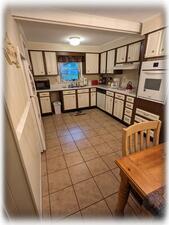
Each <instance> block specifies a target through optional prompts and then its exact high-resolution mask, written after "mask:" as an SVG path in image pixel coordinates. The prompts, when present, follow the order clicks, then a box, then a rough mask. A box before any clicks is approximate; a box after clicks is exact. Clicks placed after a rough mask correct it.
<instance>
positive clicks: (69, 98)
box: [63, 90, 76, 110]
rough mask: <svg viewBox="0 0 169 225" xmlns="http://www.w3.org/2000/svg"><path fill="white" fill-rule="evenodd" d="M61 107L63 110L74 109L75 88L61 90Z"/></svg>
mask: <svg viewBox="0 0 169 225" xmlns="http://www.w3.org/2000/svg"><path fill="white" fill-rule="evenodd" d="M63 108H64V110H70V109H76V92H75V90H70V91H63Z"/></svg>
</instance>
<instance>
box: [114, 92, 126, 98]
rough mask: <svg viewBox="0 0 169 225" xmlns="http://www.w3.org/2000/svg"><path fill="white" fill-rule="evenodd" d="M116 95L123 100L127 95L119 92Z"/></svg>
mask: <svg viewBox="0 0 169 225" xmlns="http://www.w3.org/2000/svg"><path fill="white" fill-rule="evenodd" d="M115 97H116V98H119V99H121V100H124V99H125V95H121V94H118V93H115Z"/></svg>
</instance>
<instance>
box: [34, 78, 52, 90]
mask: <svg viewBox="0 0 169 225" xmlns="http://www.w3.org/2000/svg"><path fill="white" fill-rule="evenodd" d="M35 86H36V90H45V89H50V81H49V79H35Z"/></svg>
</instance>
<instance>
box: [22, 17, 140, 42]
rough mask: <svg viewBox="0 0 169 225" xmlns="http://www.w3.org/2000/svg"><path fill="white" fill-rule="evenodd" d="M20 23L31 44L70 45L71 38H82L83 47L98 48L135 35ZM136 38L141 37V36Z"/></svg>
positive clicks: (29, 22) (35, 23)
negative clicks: (69, 39)
mask: <svg viewBox="0 0 169 225" xmlns="http://www.w3.org/2000/svg"><path fill="white" fill-rule="evenodd" d="M19 23H20V24H21V26H22V28H23V30H24V33H25V35H26V37H27V39H28V41H31V42H48V43H57V44H68V38H69V37H72V36H79V37H81V38H82V42H81V44H82V45H91V46H97V45H103V44H105V43H107V42H110V41H115V40H117V39H120V38H125V37H126V38H129V37H132V36H133V35H134V34H127V33H122V32H113V31H105V30H104V31H103V30H96V29H89V28H80V27H72V26H66V25H58V24H49V23H41V22H33V21H19ZM134 36H136V37H137V36H138V37H139V35H134Z"/></svg>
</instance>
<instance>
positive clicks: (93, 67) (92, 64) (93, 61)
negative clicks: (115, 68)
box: [86, 53, 99, 74]
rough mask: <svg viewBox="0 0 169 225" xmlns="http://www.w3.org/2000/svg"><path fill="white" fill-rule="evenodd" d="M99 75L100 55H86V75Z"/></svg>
mask: <svg viewBox="0 0 169 225" xmlns="http://www.w3.org/2000/svg"><path fill="white" fill-rule="evenodd" d="M98 73H99V54H98V53H86V74H98Z"/></svg>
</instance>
